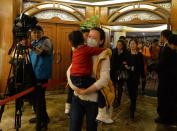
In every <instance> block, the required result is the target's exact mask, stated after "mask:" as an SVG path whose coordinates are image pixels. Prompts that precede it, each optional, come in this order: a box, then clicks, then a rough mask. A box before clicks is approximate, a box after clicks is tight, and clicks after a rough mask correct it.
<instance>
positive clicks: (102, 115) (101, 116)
mask: <svg viewBox="0 0 177 131" xmlns="http://www.w3.org/2000/svg"><path fill="white" fill-rule="evenodd" d="M96 120H97V121H101V122H104V123H106V124H112V123H113V122H114V121H113V120H112V119H111V116H110V115H109V112H107V109H106V107H104V108H99V109H98V115H97V117H96Z"/></svg>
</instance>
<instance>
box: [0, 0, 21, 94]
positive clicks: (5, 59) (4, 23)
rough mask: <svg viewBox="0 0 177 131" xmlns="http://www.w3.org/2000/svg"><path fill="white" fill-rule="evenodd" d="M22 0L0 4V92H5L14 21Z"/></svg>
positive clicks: (7, 0)
mask: <svg viewBox="0 0 177 131" xmlns="http://www.w3.org/2000/svg"><path fill="white" fill-rule="evenodd" d="M21 1H22V0H1V5H0V16H1V18H0V92H4V90H5V86H6V82H7V77H8V74H9V68H10V64H9V56H8V50H9V48H10V47H11V45H12V42H13V40H12V39H13V35H12V29H13V21H14V18H15V16H16V15H17V13H19V11H20V7H21V5H20V3H22V2H21Z"/></svg>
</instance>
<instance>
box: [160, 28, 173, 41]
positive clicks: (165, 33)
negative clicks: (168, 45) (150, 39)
mask: <svg viewBox="0 0 177 131" xmlns="http://www.w3.org/2000/svg"><path fill="white" fill-rule="evenodd" d="M161 35H162V36H164V37H165V38H166V39H167V40H168V39H169V37H170V36H171V35H172V32H171V31H170V30H163V31H162V32H161Z"/></svg>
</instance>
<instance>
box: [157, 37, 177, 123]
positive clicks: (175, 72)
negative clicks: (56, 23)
mask: <svg viewBox="0 0 177 131" xmlns="http://www.w3.org/2000/svg"><path fill="white" fill-rule="evenodd" d="M168 41H169V43H168V44H167V45H166V46H165V47H164V51H163V53H162V54H161V57H160V59H159V63H158V69H157V70H158V77H159V86H158V91H157V97H158V107H157V113H158V115H159V117H158V118H156V119H155V122H157V123H162V124H177V35H172V36H171V37H170V38H169V40H168Z"/></svg>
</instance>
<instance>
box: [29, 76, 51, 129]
mask: <svg viewBox="0 0 177 131" xmlns="http://www.w3.org/2000/svg"><path fill="white" fill-rule="evenodd" d="M47 82H48V80H47V79H41V80H37V84H36V86H35V90H34V91H33V92H32V104H33V107H34V111H35V113H36V118H37V122H36V129H37V130H38V129H39V130H40V128H42V127H47V123H48V121H49V117H48V114H47V110H46V99H45V91H46V89H45V88H43V86H42V85H43V84H45V83H47Z"/></svg>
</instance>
